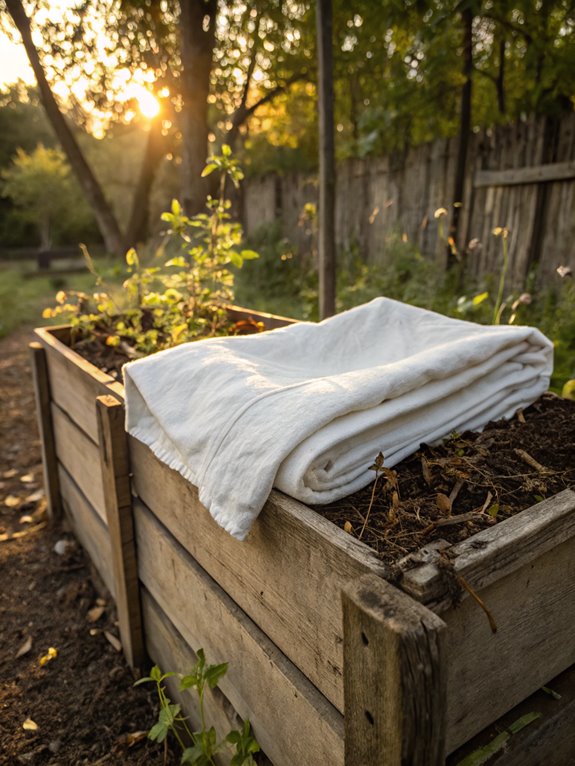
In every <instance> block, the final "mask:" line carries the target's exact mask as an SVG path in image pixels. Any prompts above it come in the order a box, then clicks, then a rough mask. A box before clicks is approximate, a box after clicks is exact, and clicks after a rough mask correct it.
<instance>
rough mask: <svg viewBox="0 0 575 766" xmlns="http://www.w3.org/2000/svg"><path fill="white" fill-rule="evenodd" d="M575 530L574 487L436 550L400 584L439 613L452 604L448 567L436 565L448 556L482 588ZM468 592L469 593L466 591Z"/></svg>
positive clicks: (460, 572) (456, 570)
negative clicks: (449, 594)
mask: <svg viewBox="0 0 575 766" xmlns="http://www.w3.org/2000/svg"><path fill="white" fill-rule="evenodd" d="M573 535H575V492H573V491H572V490H570V489H566V490H563V491H562V492H560V493H558V494H557V495H554V496H553V497H551V498H548V499H546V500H543V501H542V502H540V503H537V504H536V505H532V506H531V507H529V508H527V509H525V510H524V511H521V513H518V514H515V515H514V516H512V517H510V518H508V519H505V520H504V521H501V522H500V523H499V524H495V525H494V526H492V527H489V528H488V529H484V530H482V531H481V532H478V533H477V534H475V535H472V536H471V537H469V538H467V540H463V541H462V542H461V543H458V544H457V545H454V546H451V547H449V548H443V550H442V551H436V552H435V553H434V555H433V557H432V558H433V560H432V561H431V562H430V561H429V556H428V557H426V559H424V560H423V561H424V563H422V565H421V566H415V567H414V568H413V569H410V570H408V571H406V572H404V573H403V575H402V578H401V581H400V583H399V587H401V589H402V590H404V591H405V592H406V593H408V594H409V595H410V596H412V597H413V598H415V599H417V600H418V601H420V602H421V603H424V604H429V605H432V604H434V606H433V608H434V610H435V611H437V612H438V613H439V612H441V611H442V610H443V609H444V608H446V607H447V606H449V603H450V602H449V600H444V596H445V595H446V592H447V590H448V580H447V579H446V577H445V572H444V570H442V569H441V568H440V567H438V565H437V563H436V562H437V560H438V559H439V558H440V556H444V557H446V559H447V561H448V562H450V564H451V565H452V566H453V571H454V573H455V574H456V575H458V576H459V577H463V578H464V579H465V581H466V582H467V583H469V585H471V586H472V587H473V588H474V589H477V590H481V589H482V588H485V587H487V586H488V585H490V584H492V583H493V582H495V581H497V580H499V579H501V578H503V577H506V576H507V575H509V574H511V573H512V572H514V571H515V570H516V569H518V568H519V567H521V566H524V565H525V564H528V563H530V562H531V561H534V560H535V559H537V558H539V557H540V556H542V555H544V554H545V553H547V552H548V551H549V550H551V549H552V548H554V547H555V546H556V545H558V544H560V543H562V542H564V541H565V540H568V539H569V538H570V537H572V536H573ZM463 597H464V598H465V597H467V594H466V593H464V594H463Z"/></svg>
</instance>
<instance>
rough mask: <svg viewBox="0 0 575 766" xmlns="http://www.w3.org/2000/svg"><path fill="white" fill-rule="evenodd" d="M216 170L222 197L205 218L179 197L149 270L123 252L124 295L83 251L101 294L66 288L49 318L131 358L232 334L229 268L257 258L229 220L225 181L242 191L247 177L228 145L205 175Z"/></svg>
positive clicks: (168, 214)
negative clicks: (186, 207)
mask: <svg viewBox="0 0 575 766" xmlns="http://www.w3.org/2000/svg"><path fill="white" fill-rule="evenodd" d="M216 170H217V171H218V172H219V173H220V185H219V195H218V197H217V198H212V197H208V199H207V203H206V212H205V213H199V214H198V215H195V216H193V217H191V218H190V217H188V216H187V215H185V213H184V212H183V210H182V209H181V207H180V204H179V203H178V201H177V200H174V201H173V202H172V206H171V210H170V211H169V212H166V213H164V214H163V215H162V220H163V221H165V222H166V223H167V224H169V229H168V231H167V234H166V238H165V240H164V242H163V243H162V245H161V246H160V247H159V249H158V251H157V252H156V254H155V257H154V259H153V260H152V263H151V265H143V264H142V262H141V261H140V258H139V256H138V253H137V252H136V251H135V250H134V249H131V250H129V251H128V252H127V253H126V259H125V260H126V278H125V280H124V282H123V285H122V288H123V289H122V292H121V294H120V295H117V294H116V293H115V292H114V291H113V290H111V289H109V288H108V287H107V286H106V285H105V284H104V282H103V280H102V278H101V277H100V275H99V274H98V273H97V271H96V269H95V267H94V264H93V261H92V259H91V258H90V255H89V253H88V252H87V250H86V249H85V248H84V256H85V259H86V263H87V265H88V268H89V270H90V271H91V272H92V274H93V276H94V277H95V279H96V285H97V287H99V288H100V289H99V290H98V291H97V292H93V293H92V294H88V293H85V292H77V291H69V292H66V291H63V290H61V291H60V292H58V294H57V295H56V305H55V306H54V307H52V308H48V309H46V310H45V311H44V313H43V316H44V318H47V319H51V318H55V317H58V318H61V319H63V320H64V321H65V322H67V323H69V324H70V325H71V326H72V331H73V333H74V335H75V336H76V338H78V337H97V338H99V339H100V340H101V342H103V343H104V344H105V345H107V346H111V347H115V348H121V350H122V351H123V352H124V353H125V354H126V355H127V356H128V358H135V357H137V356H142V355H145V354H149V353H151V352H153V351H158V350H160V349H163V348H167V347H170V346H174V345H177V344H179V343H183V342H186V341H190V340H195V339H197V338H200V337H206V336H215V335H225V334H229V332H230V330H231V326H230V322H229V320H228V316H227V312H226V308H225V307H226V304H229V303H231V302H232V301H233V295H234V292H233V286H234V272H233V271H232V269H231V267H234V268H238V269H239V268H241V267H242V266H243V263H244V261H246V260H252V259H254V258H257V257H258V255H257V253H255V252H254V251H253V250H249V249H242V247H241V243H242V239H243V232H242V227H241V225H240V224H239V223H235V222H233V221H232V220H231V215H230V208H231V202H230V201H229V200H227V199H226V195H225V186H226V180H227V179H230V180H231V181H232V182H233V183H234V185H236V186H237V185H238V184H239V182H240V180H241V179H242V178H243V174H242V171H241V170H240V168H239V167H238V165H237V162H236V160H235V159H233V157H232V156H231V150H230V149H229V147H227V146H223V147H222V154H221V155H219V156H213V157H211V158H210V160H209V162H208V164H207V165H206V168H205V170H204V175H209V174H210V173H212V172H214V171H216ZM166 255H168V256H169V257H168V258H167V260H166V259H165V256H166Z"/></svg>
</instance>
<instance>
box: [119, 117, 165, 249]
mask: <svg viewBox="0 0 575 766" xmlns="http://www.w3.org/2000/svg"><path fill="white" fill-rule="evenodd" d="M164 149H165V139H164V137H163V136H162V120H161V118H160V117H156V119H155V120H152V124H151V125H150V132H149V133H148V140H147V142H146V149H145V153H144V159H143V160H142V166H141V168H140V176H139V178H138V183H137V185H136V189H135V191H134V198H133V200H132V211H131V214H130V221H129V223H128V228H127V231H126V244H127V245H128V246H129V247H133V246H135V245H136V244H138V243H139V242H145V241H146V239H147V238H148V233H149V232H148V229H149V222H150V209H149V202H150V190H151V188H152V184H153V183H154V178H155V177H156V172H157V170H158V165H159V164H160V161H161V159H162V157H163V154H164Z"/></svg>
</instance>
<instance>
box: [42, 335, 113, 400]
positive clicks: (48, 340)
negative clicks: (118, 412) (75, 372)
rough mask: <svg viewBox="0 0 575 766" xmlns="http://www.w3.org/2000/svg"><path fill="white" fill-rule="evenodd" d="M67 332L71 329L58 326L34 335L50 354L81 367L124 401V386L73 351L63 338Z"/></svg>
mask: <svg viewBox="0 0 575 766" xmlns="http://www.w3.org/2000/svg"><path fill="white" fill-rule="evenodd" d="M66 331H68V333H69V328H68V327H67V326H66V325H58V326H56V327H53V328H52V327H37V328H36V329H35V330H34V334H35V335H36V337H37V338H38V339H39V341H40V342H41V343H42V345H43V346H44V348H45V349H46V350H47V351H48V352H52V353H57V354H58V355H59V356H60V357H62V358H63V359H64V360H65V361H66V362H67V363H68V364H72V365H74V366H75V367H79V368H80V369H81V370H82V371H83V372H85V373H86V374H87V375H89V376H90V377H92V378H94V379H95V380H96V381H97V382H98V383H100V384H101V385H102V386H105V387H106V388H107V389H110V390H109V393H110V394H113V395H114V396H116V397H117V398H118V400H119V401H123V399H124V386H123V385H122V384H121V383H120V382H119V381H117V380H116V379H115V378H113V377H112V376H111V375H108V374H107V373H105V372H102V370H100V369H99V368H98V367H96V366H95V365H94V364H92V363H91V362H88V361H87V360H86V359H84V358H83V357H82V356H80V354H77V353H76V352H75V351H73V350H72V349H71V348H70V347H69V346H68V345H66V343H64V342H63V340H61V338H65V337H66V334H65V333H66Z"/></svg>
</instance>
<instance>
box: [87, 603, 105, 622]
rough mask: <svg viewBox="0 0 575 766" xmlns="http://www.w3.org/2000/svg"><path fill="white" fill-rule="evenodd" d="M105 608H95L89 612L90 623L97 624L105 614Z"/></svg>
mask: <svg viewBox="0 0 575 766" xmlns="http://www.w3.org/2000/svg"><path fill="white" fill-rule="evenodd" d="M104 611H105V608H104V607H103V606H94V607H92V609H90V611H89V612H88V622H97V621H98V620H99V619H100V617H101V616H102V615H103V614H104Z"/></svg>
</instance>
